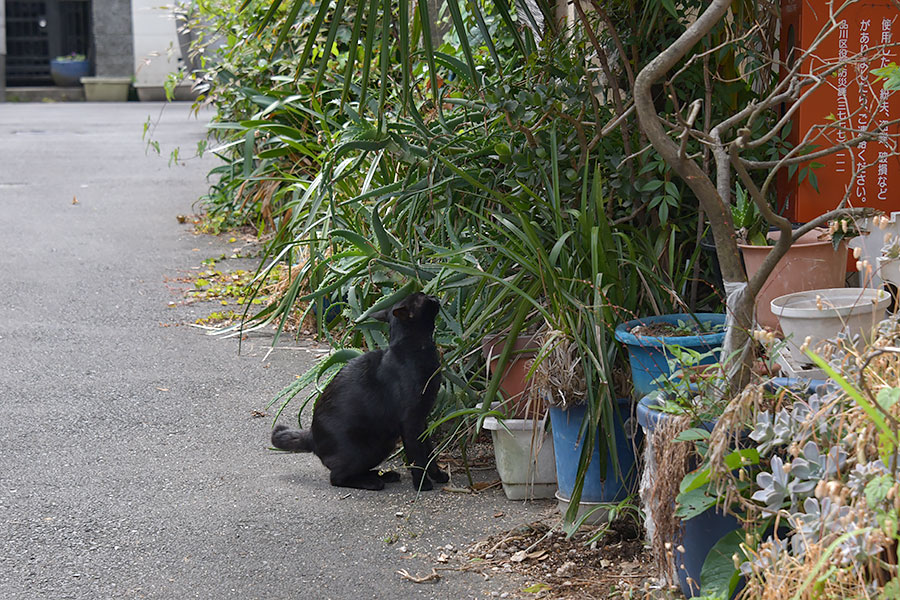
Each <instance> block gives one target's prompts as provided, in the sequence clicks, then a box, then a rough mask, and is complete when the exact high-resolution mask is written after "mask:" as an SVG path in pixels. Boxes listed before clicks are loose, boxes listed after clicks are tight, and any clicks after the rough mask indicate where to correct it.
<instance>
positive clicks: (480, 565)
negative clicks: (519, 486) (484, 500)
mask: <svg viewBox="0 0 900 600" xmlns="http://www.w3.org/2000/svg"><path fill="white" fill-rule="evenodd" d="M643 537H644V532H643V529H642V528H641V527H640V526H639V525H638V524H637V523H636V522H635V521H634V520H632V519H619V520H616V521H613V522H612V523H609V524H608V525H605V526H603V527H601V528H599V529H598V527H582V528H581V529H579V530H578V531H577V532H576V533H575V534H574V535H573V536H572V537H568V538H567V537H566V535H565V533H563V532H562V531H561V528H560V520H559V518H551V519H546V520H543V521H538V522H535V523H529V524H527V525H521V526H519V527H516V528H514V529H512V530H510V531H507V532H505V533H502V534H499V535H496V536H493V537H491V538H488V539H487V540H483V541H481V542H478V543H477V544H475V545H474V546H472V547H471V548H469V550H468V552H467V555H468V557H469V562H468V563H467V564H466V566H465V567H464V568H465V569H467V570H476V571H479V572H482V573H484V574H485V575H489V574H490V573H492V572H495V573H496V572H502V571H507V572H510V571H511V572H515V573H518V574H521V575H524V576H525V577H526V579H527V583H526V585H525V587H524V588H523V589H522V590H521V592H522V594H521V595H512V596H511V597H522V598H526V597H527V598H554V599H559V600H581V599H588V598H591V599H612V598H616V599H621V598H623V597H632V596H631V595H632V594H634V596H635V597H639V595H643V590H644V589H645V584H648V585H650V584H653V583H655V576H656V573H655V571H654V568H653V565H652V563H651V560H650V554H649V550H648V549H646V548H645V547H644V540H643ZM638 593H639V594H638Z"/></svg>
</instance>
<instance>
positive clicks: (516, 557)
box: [509, 550, 528, 563]
mask: <svg viewBox="0 0 900 600" xmlns="http://www.w3.org/2000/svg"><path fill="white" fill-rule="evenodd" d="M526 558H528V555H527V554H526V553H525V551H524V550H519V551H518V552H516V553H515V554H513V555H512V556H511V557H510V558H509V560H510V562H514V563H520V562H522V561H523V560H525V559H526Z"/></svg>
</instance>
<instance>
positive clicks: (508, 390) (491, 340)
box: [481, 335, 544, 419]
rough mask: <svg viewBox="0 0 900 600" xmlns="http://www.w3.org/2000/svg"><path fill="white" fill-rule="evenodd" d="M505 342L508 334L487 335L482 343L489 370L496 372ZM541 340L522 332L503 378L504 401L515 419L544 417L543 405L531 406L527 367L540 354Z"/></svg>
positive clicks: (501, 381) (501, 387) (501, 389)
mask: <svg viewBox="0 0 900 600" xmlns="http://www.w3.org/2000/svg"><path fill="white" fill-rule="evenodd" d="M505 343H506V336H505V335H495V336H490V337H487V338H485V339H484V341H483V342H482V344H481V352H482V355H483V356H484V359H485V360H486V361H490V363H489V364H490V372H491V375H493V374H494V368H495V367H496V365H497V361H498V360H499V358H500V354H501V353H502V352H503V345H504V344H505ZM538 350H540V343H539V342H538V341H537V340H536V339H535V337H534V336H533V335H520V336H519V337H518V338H517V339H516V345H515V346H513V353H512V354H510V356H509V361H508V362H507V363H506V369H505V370H504V372H503V375H502V377H501V379H500V392H501V395H502V396H503V404H504V405H505V406H507V407H509V408H508V410H507V412H508V413H509V415H510V417H513V418H516V419H526V418H528V419H532V418H538V419H539V418H541V415H542V414H543V412H544V408H543V406H541V407H539V408H538V407H529V406H528V390H529V389H530V387H531V382H530V381H527V375H528V370H529V369H530V368H531V361H532V359H533V358H534V357H535V356H537V353H538Z"/></svg>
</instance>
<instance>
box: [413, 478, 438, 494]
mask: <svg viewBox="0 0 900 600" xmlns="http://www.w3.org/2000/svg"><path fill="white" fill-rule="evenodd" d="M413 488H415V489H416V490H417V491H422V492H427V491H429V490H433V489H434V486H433V485H431V481H430V480H429V479H428V478H427V477H423V478H422V481H421V482H420V483H416V481H415V480H413Z"/></svg>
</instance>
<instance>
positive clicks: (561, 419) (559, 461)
mask: <svg viewBox="0 0 900 600" xmlns="http://www.w3.org/2000/svg"><path fill="white" fill-rule="evenodd" d="M631 407H632V402H631V400H630V399H628V398H620V399H619V400H618V412H617V414H616V415H614V416H613V421H614V423H615V425H614V434H615V436H616V454H617V458H618V469H617V468H616V465H615V464H613V462H612V461H611V460H608V458H609V457H608V456H607V461H606V464H605V465H603V466H604V467H605V468H601V461H600V444H601V443H603V444H606V439H605V436H604V434H605V433H606V432H604V431H603V430H599V431H598V432H597V436H596V443H595V444H594V452H593V454H592V455H591V463H590V465H589V466H588V470H587V474H586V475H585V478H584V487H583V488H582V491H581V501H582V502H618V501H620V500H624V499H625V498H626V497H627V496H628V492H629V491H630V490H631V489H634V487H635V484H636V482H637V465H636V464H635V456H634V452H635V445H636V444H637V443H638V442H639V441H640V440H639V439H636V438H635V437H634V436H633V435H630V434H626V431H638V432H639V430H638V429H637V428H635V427H631V426H630V425H631V424H630V423H629V420H630V417H631V414H630V413H631ZM586 412H587V407H586V406H585V405H576V406H572V407H569V408H567V409H565V410H563V409H561V408H559V407H556V406H551V407H550V424H551V426H552V430H553V450H554V453H555V455H556V480H557V485H558V487H559V493H560V495H561V496H563V497H564V498H566V499H568V498H571V497H572V491H573V490H574V489H575V476H576V474H577V472H578V462H579V461H580V460H581V441H582V440H581V438H579V436H578V433H579V431H580V429H581V422H582V420H583V419H584V415H585V413H586ZM606 435H608V434H606Z"/></svg>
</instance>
